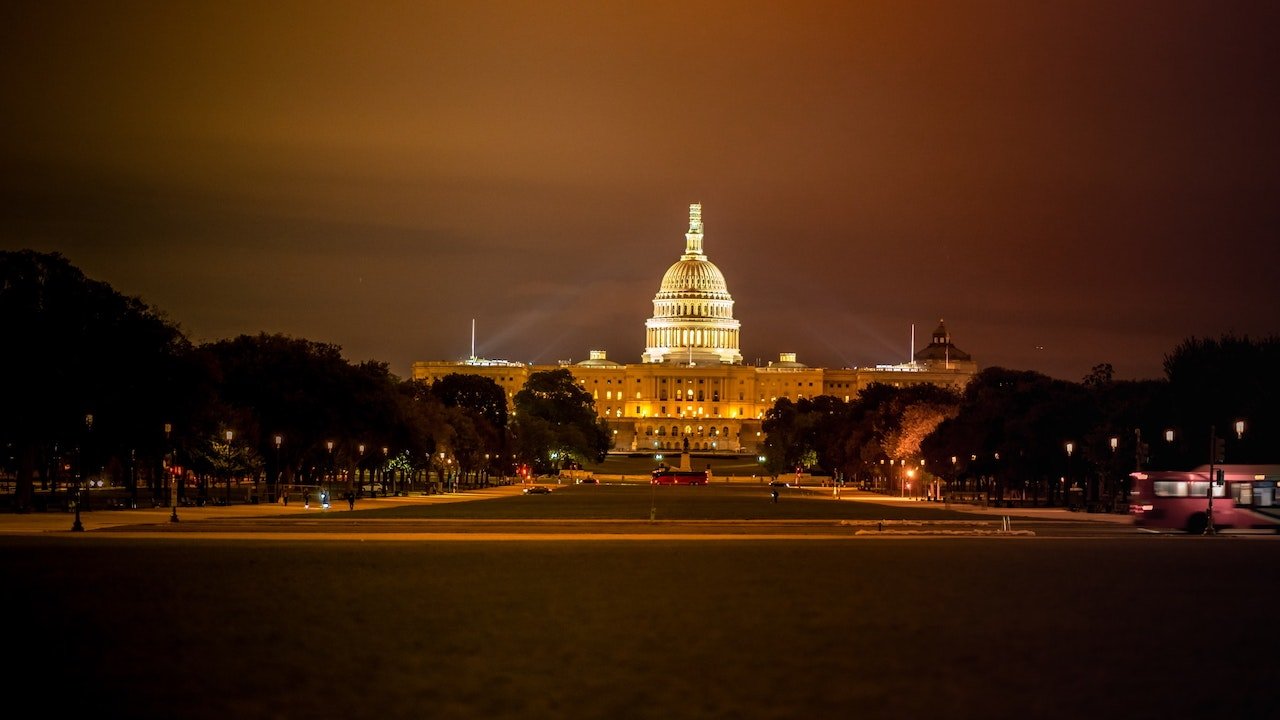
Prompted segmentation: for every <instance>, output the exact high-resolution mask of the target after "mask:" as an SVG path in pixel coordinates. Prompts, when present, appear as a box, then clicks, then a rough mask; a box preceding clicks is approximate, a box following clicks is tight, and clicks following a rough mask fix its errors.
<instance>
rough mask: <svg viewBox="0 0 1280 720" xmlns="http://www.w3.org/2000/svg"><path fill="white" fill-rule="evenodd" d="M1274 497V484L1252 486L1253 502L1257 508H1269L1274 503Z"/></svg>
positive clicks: (1261, 483)
mask: <svg viewBox="0 0 1280 720" xmlns="http://www.w3.org/2000/svg"><path fill="white" fill-rule="evenodd" d="M1275 497H1276V486H1275V483H1273V482H1270V481H1268V482H1256V483H1254V484H1253V502H1254V504H1256V505H1257V506H1258V507H1271V506H1272V505H1273V504H1274V503H1275Z"/></svg>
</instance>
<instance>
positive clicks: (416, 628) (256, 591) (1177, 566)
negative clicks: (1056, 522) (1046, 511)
mask: <svg viewBox="0 0 1280 720" xmlns="http://www.w3.org/2000/svg"><path fill="white" fill-rule="evenodd" d="M1278 550H1280V545H1276V544H1275V542H1273V541H1265V540H1248V539H1222V540H1212V539H1210V540H1206V539H1196V538H1186V539H1183V538H1161V539H1132V540H1116V541H1106V542H1102V541H1064V540H1032V541H1020V540H1009V539H1004V540H990V539H945V540H936V539H935V540H884V541H869V542H825V541H817V542H749V541H714V542H675V541H652V542H642V543H634V542H633V543H626V542H611V543H587V542H528V541H526V542H520V543H497V542H453V543H409V542H368V543H354V544H351V545H338V544H337V543H334V542H323V543H305V542H295V541H285V542H280V541H277V542H266V541H262V542H260V541H239V542H235V541H225V542H224V541H213V540H208V541H198V542H187V541H136V540H105V539H101V538H94V539H93V541H91V542H86V541H85V539H84V538H70V539H68V538H59V539H53V538H48V539H46V538H14V539H6V540H5V545H4V546H3V547H0V570H2V571H3V576H4V578H5V588H6V591H5V601H4V605H3V608H4V612H5V618H6V620H7V621H8V622H9V623H10V624H11V625H12V626H14V627H16V628H18V629H19V630H21V632H13V633H11V634H10V636H9V637H10V640H9V642H7V643H6V646H7V647H6V655H7V656H8V657H9V663H8V664H9V666H10V667H11V668H12V670H11V672H10V674H9V677H8V679H9V681H10V683H11V696H10V699H11V703H10V707H16V706H17V705H21V704H25V703H26V702H28V701H29V702H31V703H33V707H34V708H37V709H38V713H37V714H38V715H56V716H59V717H66V716H71V717H75V716H84V717H116V718H218V719H220V720H225V719H226V718H327V717H335V718H513V719H514V718H521V719H527V718H828V717H831V718H835V717H840V718H847V717H852V718H868V717H870V718H924V717H930V718H1081V717H1095V718H1097V717H1103V718H1106V717H1124V718H1167V717H1197V718H1241V717H1259V716H1260V715H1259V714H1258V713H1259V711H1261V710H1262V709H1263V708H1265V707H1268V705H1267V703H1270V702H1271V701H1272V698H1273V697H1274V692H1273V689H1274V686H1273V679H1274V677H1273V674H1274V662H1273V661H1272V660H1273V658H1274V652H1275V648H1276V647H1277V646H1278V644H1277V641H1280V626H1278V625H1277V623H1275V622H1274V608H1275V602H1276V597H1277V589H1278V584H1280V583H1277V581H1276V579H1275V578H1276V573H1274V572H1272V571H1271V570H1272V566H1273V565H1274V561H1275V558H1276V557H1277V555H1276V553H1277V551H1278ZM19 699H21V700H22V702H19Z"/></svg>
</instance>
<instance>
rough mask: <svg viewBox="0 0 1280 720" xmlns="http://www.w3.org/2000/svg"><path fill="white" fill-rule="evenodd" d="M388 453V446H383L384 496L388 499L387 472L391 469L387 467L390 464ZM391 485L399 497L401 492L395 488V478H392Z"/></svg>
mask: <svg viewBox="0 0 1280 720" xmlns="http://www.w3.org/2000/svg"><path fill="white" fill-rule="evenodd" d="M387 452H388V448H387V446H386V445H383V446H382V495H383V497H386V495H387V471H388V470H390V468H388V467H387V462H388V460H387ZM391 485H392V488H391V489H392V491H393V492H395V494H396V496H397V497H399V495H400V491H399V490H398V489H396V487H395V479H394V478H392V480H391Z"/></svg>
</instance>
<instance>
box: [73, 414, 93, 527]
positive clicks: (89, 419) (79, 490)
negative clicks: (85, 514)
mask: <svg viewBox="0 0 1280 720" xmlns="http://www.w3.org/2000/svg"><path fill="white" fill-rule="evenodd" d="M92 430H93V416H92V415H85V416H84V442H83V443H82V444H81V445H80V483H79V485H77V486H76V519H75V521H74V522H72V523H71V529H72V530H73V531H74V532H84V523H82V522H80V505H81V504H83V503H84V502H87V501H88V499H89V492H88V490H87V489H86V488H85V482H86V481H87V480H88V479H89V470H88V467H87V465H88V459H87V458H86V456H87V455H88V453H89V432H90V431H92Z"/></svg>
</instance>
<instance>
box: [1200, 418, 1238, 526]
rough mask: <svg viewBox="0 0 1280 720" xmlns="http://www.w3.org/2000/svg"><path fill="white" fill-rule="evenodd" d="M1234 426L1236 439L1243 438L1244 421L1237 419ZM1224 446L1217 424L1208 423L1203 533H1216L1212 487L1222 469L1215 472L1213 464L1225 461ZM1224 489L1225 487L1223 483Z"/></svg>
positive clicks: (1215, 484) (1215, 483)
mask: <svg viewBox="0 0 1280 720" xmlns="http://www.w3.org/2000/svg"><path fill="white" fill-rule="evenodd" d="M1235 427H1236V439H1237V440H1242V439H1244V421H1243V420H1237V421H1236V425H1235ZM1225 447H1226V443H1225V442H1224V441H1223V440H1222V438H1219V437H1218V428H1217V426H1216V425H1210V426H1209V492H1208V493H1207V494H1208V495H1209V504H1208V507H1207V508H1206V510H1205V523H1204V534H1205V535H1214V534H1217V530H1216V529H1215V528H1214V526H1213V489H1214V488H1215V487H1216V486H1217V480H1218V478H1217V474H1218V473H1222V469H1221V468H1219V469H1218V470H1217V473H1215V472H1214V468H1213V466H1214V463H1215V462H1216V463H1225V462H1226V460H1227V458H1226V452H1225ZM1224 489H1225V483H1224Z"/></svg>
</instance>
